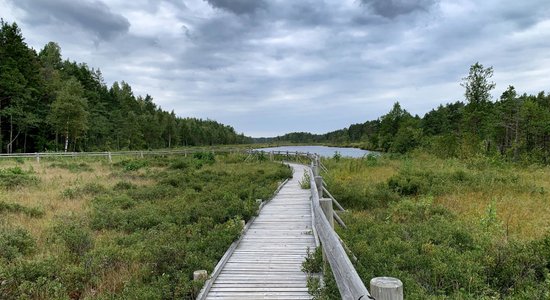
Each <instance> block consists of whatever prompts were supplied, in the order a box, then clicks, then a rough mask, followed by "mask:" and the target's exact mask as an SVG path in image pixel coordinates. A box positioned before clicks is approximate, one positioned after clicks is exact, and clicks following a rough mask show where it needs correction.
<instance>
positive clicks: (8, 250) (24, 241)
mask: <svg viewBox="0 0 550 300" xmlns="http://www.w3.org/2000/svg"><path fill="white" fill-rule="evenodd" d="M35 247H36V242H35V241H34V239H33V237H32V236H31V235H30V234H29V233H28V232H27V231H26V230H24V229H21V228H9V227H8V228H0V263H1V261H2V259H6V260H13V259H14V258H16V257H19V256H22V255H28V254H31V253H32V252H33V251H34V250H35ZM0 291H1V289H0ZM0 295H1V293H0Z"/></svg>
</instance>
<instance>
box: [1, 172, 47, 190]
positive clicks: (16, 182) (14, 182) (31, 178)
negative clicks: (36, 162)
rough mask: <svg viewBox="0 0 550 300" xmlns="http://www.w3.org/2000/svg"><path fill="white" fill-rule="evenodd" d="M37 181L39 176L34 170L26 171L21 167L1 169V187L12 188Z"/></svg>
mask: <svg viewBox="0 0 550 300" xmlns="http://www.w3.org/2000/svg"><path fill="white" fill-rule="evenodd" d="M37 183H38V177H36V176H35V175H34V172H33V171H24V170H23V169H21V168H20V167H13V168H7V169H0V188H7V189H12V188H16V187H21V186H29V185H35V184H37Z"/></svg>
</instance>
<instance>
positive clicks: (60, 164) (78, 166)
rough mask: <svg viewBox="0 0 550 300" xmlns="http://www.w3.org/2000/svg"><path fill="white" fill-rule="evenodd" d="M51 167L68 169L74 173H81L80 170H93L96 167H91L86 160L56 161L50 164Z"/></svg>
mask: <svg viewBox="0 0 550 300" xmlns="http://www.w3.org/2000/svg"><path fill="white" fill-rule="evenodd" d="M50 167H51V168H59V169H66V170H69V171H71V172H73V173H80V172H92V171H93V170H94V169H92V167H90V165H89V164H87V163H85V162H79V163H75V162H68V161H65V160H63V161H56V162H53V163H51V164H50Z"/></svg>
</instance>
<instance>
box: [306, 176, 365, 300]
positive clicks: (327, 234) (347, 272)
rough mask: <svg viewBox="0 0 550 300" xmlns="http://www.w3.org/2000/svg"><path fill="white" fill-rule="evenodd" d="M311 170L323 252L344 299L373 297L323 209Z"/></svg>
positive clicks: (313, 195) (314, 206)
mask: <svg viewBox="0 0 550 300" xmlns="http://www.w3.org/2000/svg"><path fill="white" fill-rule="evenodd" d="M309 172H310V185H311V199H312V205H313V210H314V212H315V216H314V218H315V228H316V229H317V234H318V235H319V239H320V240H321V245H322V247H323V252H324V253H325V256H326V257H327V260H328V262H329V264H330V267H331V269H332V273H333V274H334V279H335V281H336V285H337V286H338V290H339V291H340V295H341V296H342V299H372V297H371V295H370V293H369V291H368V290H367V288H366V287H365V284H364V283H363V281H362V280H361V277H359V274H358V273H357V271H356V270H355V267H354V266H353V264H352V263H351V260H350V259H349V257H348V255H347V254H346V251H345V249H344V247H343V246H342V244H341V243H340V241H339V239H338V235H336V232H334V229H333V228H332V226H331V225H330V223H329V222H328V220H327V219H326V218H325V215H324V214H323V211H322V209H321V205H320V200H319V192H318V190H317V186H316V184H315V180H314V176H313V172H312V170H311V169H309Z"/></svg>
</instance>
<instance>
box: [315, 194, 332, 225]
mask: <svg viewBox="0 0 550 300" xmlns="http://www.w3.org/2000/svg"><path fill="white" fill-rule="evenodd" d="M319 204H321V209H322V210H323V213H324V214H325V217H326V218H327V220H328V222H329V223H330V226H331V227H332V228H334V208H333V207H332V199H330V198H320V199H319Z"/></svg>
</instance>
